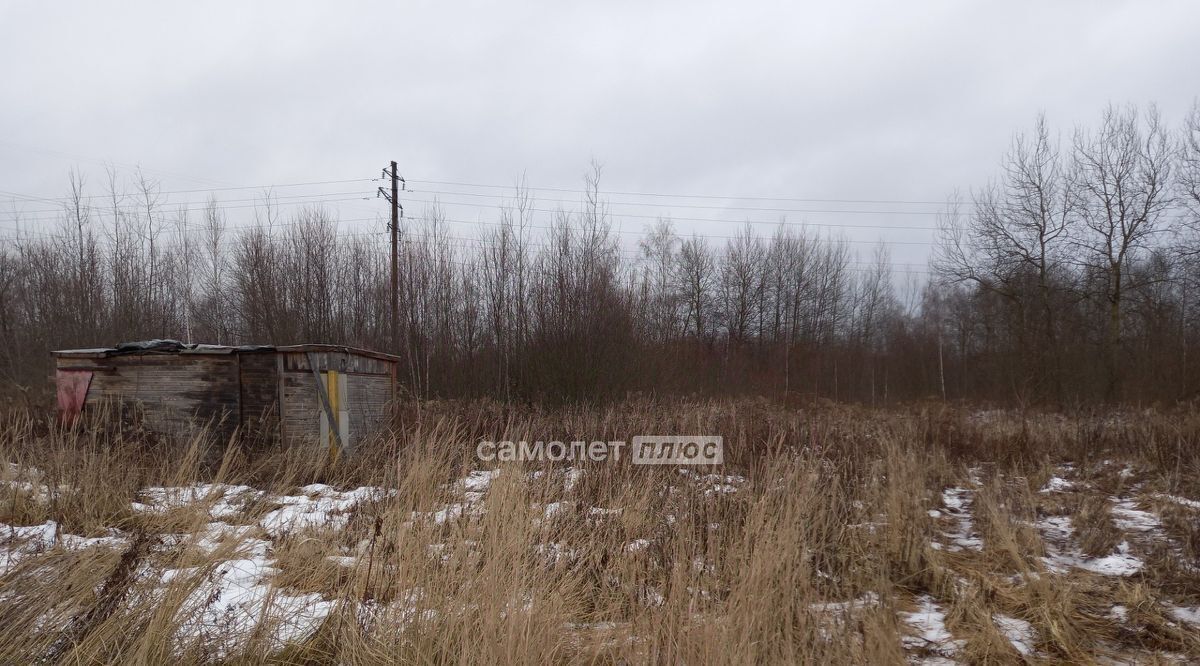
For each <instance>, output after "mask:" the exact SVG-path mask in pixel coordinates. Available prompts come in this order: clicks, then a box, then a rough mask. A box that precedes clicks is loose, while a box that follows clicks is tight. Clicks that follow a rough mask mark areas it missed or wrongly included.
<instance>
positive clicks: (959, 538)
mask: <svg viewBox="0 0 1200 666" xmlns="http://www.w3.org/2000/svg"><path fill="white" fill-rule="evenodd" d="M974 497H975V491H974V490H971V489H968V488H946V489H945V490H943V491H942V506H943V507H945V508H944V509H943V511H942V513H945V514H946V515H947V516H949V517H950V518H951V519H952V520H953V521H954V523H955V529H954V530H953V531H947V532H943V533H942V534H943V536H944V537H945V538H946V539H947V540H948V541H949V544H948V545H945V546H944V548H945V549H946V550H947V551H949V552H952V553H955V552H959V551H961V550H964V549H966V550H982V549H983V540H982V539H981V538H979V534H978V533H977V532H975V526H974V523H973V521H972V520H971V504H972V502H973V501H974ZM930 516H931V517H935V518H936V517H937V516H933V514H932V513H931V514H930ZM940 547H943V545H942V544H934V548H940Z"/></svg>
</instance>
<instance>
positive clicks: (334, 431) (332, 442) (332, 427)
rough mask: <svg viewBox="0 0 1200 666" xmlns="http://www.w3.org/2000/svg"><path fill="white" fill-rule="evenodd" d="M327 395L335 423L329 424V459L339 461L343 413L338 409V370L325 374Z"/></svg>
mask: <svg viewBox="0 0 1200 666" xmlns="http://www.w3.org/2000/svg"><path fill="white" fill-rule="evenodd" d="M325 395H327V396H329V411H330V412H333V419H334V420H333V423H330V424H329V458H330V460H337V457H338V453H339V447H338V440H337V438H338V433H339V432H341V417H342V414H341V411H340V410H339V409H338V407H339V405H338V398H339V397H340V396H339V395H338V373H337V371H336V370H330V371H328V372H326V373H325Z"/></svg>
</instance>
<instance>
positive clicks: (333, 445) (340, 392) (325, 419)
mask: <svg viewBox="0 0 1200 666" xmlns="http://www.w3.org/2000/svg"><path fill="white" fill-rule="evenodd" d="M348 379H349V377H347V376H346V375H345V373H341V372H338V371H336V370H330V371H328V372H322V373H321V381H322V382H324V383H325V395H327V396H329V407H330V411H332V412H333V414H334V418H336V419H337V423H335V424H334V427H336V428H337V430H336V432H337V433H338V434H339V435H341V438H342V446H345V447H346V448H350V444H351V443H350V404H349V401H348V400H347V398H346V396H347V394H348V392H347V391H346V384H347V380H348ZM334 432H335V431H333V430H330V429H329V415H328V414H326V413H325V410H324V409H322V410H321V441H322V442H326V443H327V444H328V446H329V451H330V453H331V454H336V453H337V450H338V442H337V438H336V437H334V435H333V433H334Z"/></svg>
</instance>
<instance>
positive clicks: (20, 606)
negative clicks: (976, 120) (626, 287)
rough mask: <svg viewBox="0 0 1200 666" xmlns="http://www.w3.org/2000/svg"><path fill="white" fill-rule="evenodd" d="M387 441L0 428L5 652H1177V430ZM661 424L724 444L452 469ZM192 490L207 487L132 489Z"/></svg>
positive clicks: (1198, 427)
mask: <svg viewBox="0 0 1200 666" xmlns="http://www.w3.org/2000/svg"><path fill="white" fill-rule="evenodd" d="M403 424H404V425H403V426H402V427H401V428H399V429H398V430H397V431H396V432H395V433H393V434H392V435H391V436H388V437H381V438H378V439H377V440H375V441H372V442H370V443H368V444H364V445H363V446H362V447H360V449H359V451H358V454H357V455H356V456H355V457H354V458H353V459H350V460H346V461H342V462H341V463H339V464H337V465H330V464H329V463H328V461H327V460H326V459H325V458H324V455H323V452H322V451H320V450H319V448H317V447H314V449H313V450H310V451H304V450H296V449H293V450H290V451H278V450H262V449H261V448H259V450H258V451H257V452H256V453H254V454H253V455H251V454H248V453H246V451H245V450H244V449H243V448H241V447H240V446H237V445H234V446H222V445H221V444H222V443H217V442H211V441H209V440H208V439H207V438H206V436H205V433H204V432H203V430H198V431H197V432H195V433H192V434H191V435H190V436H188V437H183V438H180V439H177V440H157V439H154V438H151V437H149V436H148V435H147V434H146V433H142V432H139V431H137V430H136V429H124V430H122V429H121V428H119V427H118V426H117V425H116V424H115V423H114V422H113V421H112V420H111V419H108V418H106V417H105V416H103V415H95V416H94V417H93V418H92V420H90V421H89V422H88V423H84V424H81V425H79V426H78V427H76V428H74V429H71V430H65V431H64V430H61V429H58V428H57V427H56V426H52V425H50V424H49V422H48V421H46V420H44V419H42V418H40V417H35V416H33V415H30V414H11V415H9V416H7V417H6V418H4V419H3V420H0V458H2V459H3V460H4V461H6V462H7V463H9V466H8V467H7V468H6V469H5V471H4V473H3V475H2V476H0V481H3V484H2V485H0V522H2V523H4V524H5V525H7V526H11V527H5V528H0V542H2V544H3V548H4V549H5V550H4V552H5V553H12V554H15V557H7V556H6V559H5V561H3V562H0V572H2V573H0V600H2V601H0V662H2V663H18V662H22V663H23V662H32V661H51V662H55V661H61V662H64V663H65V662H70V663H100V662H123V663H161V662H163V661H171V660H174V661H183V662H185V663H186V662H230V663H263V662H270V663H331V664H332V663H338V664H342V663H379V662H392V661H403V662H418V663H446V662H453V663H497V662H503V663H513V662H538V663H564V662H565V663H645V662H655V663H678V662H687V663H697V662H700V663H710V662H716V663H746V664H749V663H779V662H787V663H797V662H801V663H832V664H838V663H846V664H849V663H855V664H859V663H902V662H904V661H905V660H920V659H924V658H940V657H949V658H953V659H956V660H960V661H963V662H967V663H1021V662H1054V661H1084V662H1086V661H1095V660H1099V659H1103V658H1116V659H1141V660H1162V661H1166V662H1169V661H1171V660H1173V659H1176V660H1179V661H1188V660H1195V659H1200V645H1198V644H1197V641H1196V639H1195V638H1194V637H1193V634H1195V633H1196V627H1194V626H1192V625H1190V624H1189V623H1188V622H1187V621H1185V620H1184V619H1181V617H1180V616H1179V611H1178V608H1177V607H1188V606H1195V605H1196V604H1197V603H1198V602H1200V576H1197V574H1196V573H1195V571H1196V568H1195V567H1196V552H1197V551H1196V548H1197V546H1196V534H1197V533H1198V528H1197V522H1196V521H1197V519H1198V517H1200V511H1197V510H1195V509H1193V508H1190V507H1188V506H1186V505H1181V504H1179V503H1178V502H1174V501H1167V500H1162V499H1156V498H1160V497H1161V496H1163V495H1168V494H1169V495H1171V496H1173V497H1182V498H1193V499H1194V498H1197V497H1200V487H1197V482H1196V479H1197V478H1200V475H1198V474H1197V472H1198V471H1200V467H1198V466H1197V457H1196V453H1194V452H1195V451H1197V450H1200V449H1198V448H1197V446H1196V444H1197V443H1198V442H1200V419H1197V417H1196V416H1195V415H1192V414H1172V415H1157V414H1139V415H1137V416H1130V417H1121V418H1117V417H1105V418H1104V419H1087V418H1077V419H1066V418H1062V417H1058V416H1053V415H1035V414H1026V415H1023V416H1022V415H1016V414H999V413H990V412H989V413H984V414H971V413H968V412H965V411H960V410H951V409H945V408H942V407H927V408H914V409H910V410H905V411H890V412H884V411H871V410H864V409H856V408H848V407H842V406H836V405H825V406H821V407H819V408H817V409H810V410H801V411H798V410H795V409H788V408H784V407H781V406H777V405H774V404H771V403H769V402H766V401H709V402H652V401H647V400H637V401H630V402H628V403H624V404H620V405H615V406H610V407H604V408H600V407H587V406H573V407H563V408H556V409H553V410H550V409H542V408H539V407H518V406H512V405H502V404H498V403H488V402H474V403H427V404H424V405H421V406H419V407H418V406H412V407H410V408H407V410H406V412H405V414H404V415H403ZM670 432H687V433H706V434H721V435H724V437H725V443H726V462H727V464H726V465H725V466H724V467H723V468H722V469H713V470H709V469H686V470H680V469H678V468H674V467H643V466H633V465H630V464H629V463H628V461H627V460H624V461H620V462H606V463H590V462H589V463H581V464H576V465H575V467H573V468H570V469H569V470H568V468H567V467H566V466H564V465H551V464H534V463H526V464H505V465H501V466H500V467H499V468H498V469H499V472H498V473H497V474H495V475H488V476H487V477H486V478H485V477H483V476H481V475H479V474H476V475H475V476H474V477H472V476H469V474H470V472H471V471H472V470H476V469H477V468H479V464H478V463H477V462H476V461H475V460H474V448H475V444H476V443H477V442H478V441H480V440H481V439H486V440H491V441H503V440H521V439H526V440H550V439H566V440H571V439H588V440H626V441H628V440H629V439H631V438H632V437H633V436H634V435H637V434H652V433H670ZM1181 442H1182V444H1181ZM1068 463H1069V464H1070V466H1065V465H1067V464H1068ZM710 472H711V473H716V474H719V475H722V476H725V475H728V476H730V477H734V478H730V479H725V478H721V479H715V478H709V477H707V476H706V475H708V474H709V473H710ZM1056 478H1058V479H1061V480H1065V481H1069V483H1063V484H1060V485H1059V486H1057V487H1055V488H1053V489H1048V490H1045V491H1043V488H1044V487H1046V486H1047V484H1048V483H1051V482H1052V480H1054V479H1056ZM464 479H474V480H473V481H470V482H469V483H470V484H474V485H469V486H468V485H465V484H464V481H463V480H464ZM481 479H482V480H481ZM201 483H203V484H224V485H216V486H215V487H208V486H205V487H204V490H203V492H198V493H193V494H192V495H187V496H183V497H182V498H181V497H180V496H179V495H178V493H177V492H176V494H175V495H171V494H170V492H169V491H161V490H155V489H156V488H176V489H181V488H195V487H196V484H201ZM315 483H320V484H326V485H325V486H310V485H309V484H315ZM242 486H246V487H247V488H242ZM364 486H365V487H368V488H369V489H374V490H367V491H362V492H356V491H355V489H356V488H360V487H364ZM485 486H486V487H485ZM163 493H166V494H165V495H164V494H163ZM168 497H171V498H174V499H167V498H168ZM1117 498H1119V499H1120V500H1121V501H1125V502H1126V503H1125V504H1124V505H1123V506H1124V507H1125V509H1126V512H1125V513H1120V512H1117V513H1114V508H1113V507H1114V504H1113V503H1114V501H1117ZM1134 499H1136V500H1137V501H1136V503H1134V502H1133V500H1134ZM135 502H137V503H139V504H140V505H144V506H140V507H139V506H135V504H134V503H135ZM1130 507H1132V509H1130ZM315 508H319V509H320V510H319V511H315V512H312V513H306V512H308V511H310V510H312V509H315ZM1143 509H1144V512H1143V513H1144V515H1143V513H1138V512H1141V511H1143ZM1130 510H1132V511H1133V513H1130ZM1152 518H1156V519H1157V520H1158V521H1159V522H1158V524H1157V525H1156V526H1155V525H1154V524H1153V521H1152ZM1137 520H1142V522H1143V523H1145V525H1146V527H1145V528H1144V529H1143V528H1142V527H1139V525H1141V523H1138V522H1137ZM48 521H49V524H52V525H54V526H55V530H56V534H55V536H54V537H53V538H50V539H46V538H44V536H45V535H44V534H43V535H42V536H40V537H36V538H35V537H31V536H30V534H31V532H30V531H29V530H34V529H36V528H35V527H33V526H39V525H42V526H45V525H47V524H48ZM1055 521H1058V522H1055ZM1122 521H1124V522H1122ZM1131 521H1132V522H1131ZM1121 525H1125V527H1121ZM20 527H23V528H25V530H24V531H21V530H14V529H12V528H20ZM64 535H71V536H70V537H68V536H64ZM76 537H86V538H91V539H93V540H92V541H83V540H82V539H77V538H76ZM39 539H40V541H39ZM1121 548H1126V549H1127V552H1126V551H1122V550H1121ZM1122 558H1124V559H1122ZM1112 562H1115V563H1116V564H1117V565H1121V566H1125V567H1126V569H1127V570H1122V571H1119V572H1117V573H1113V572H1112V571H1107V570H1106V569H1105V568H1104V566H1107V564H1109V563H1112ZM1131 562H1137V563H1138V565H1137V566H1132V565H1131V564H1130V563H1131ZM1114 607H1119V609H1120V610H1114Z"/></svg>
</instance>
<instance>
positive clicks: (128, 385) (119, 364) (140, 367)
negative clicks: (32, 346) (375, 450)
mask: <svg viewBox="0 0 1200 666" xmlns="http://www.w3.org/2000/svg"><path fill="white" fill-rule="evenodd" d="M53 355H54V358H55V382H56V385H57V392H58V407H59V410H60V413H61V414H62V415H63V416H64V417H67V418H70V417H71V416H73V415H76V414H78V413H79V412H80V411H81V410H84V409H87V406H88V405H94V404H97V403H100V402H105V401H111V402H121V403H126V404H128V403H133V404H137V405H138V406H139V407H140V409H141V412H142V414H144V418H145V423H146V425H147V426H148V427H150V428H151V429H153V430H156V431H159V432H164V433H173V432H180V431H182V430H185V429H187V428H189V427H193V426H203V425H207V426H209V427H211V428H213V429H214V430H215V431H216V432H217V433H218V434H220V435H222V436H224V437H229V436H232V435H233V433H234V432H235V431H238V430H240V431H242V432H244V433H247V434H250V435H264V436H266V437H267V438H268V439H270V440H273V441H280V442H283V443H285V444H287V445H298V444H304V443H314V442H321V443H329V444H330V445H331V446H337V447H339V448H341V449H348V448H352V447H353V446H354V444H355V443H356V442H358V441H361V440H362V438H363V437H365V436H368V435H370V434H371V433H372V432H375V431H377V430H379V429H380V428H382V427H385V426H386V425H387V424H388V419H389V416H390V414H391V407H390V406H391V403H392V401H393V399H394V398H395V396H396V367H397V365H396V364H397V361H398V360H399V359H398V358H397V357H395V356H392V355H390V354H382V353H379V352H373V351H367V350H363V349H355V348H352V347H342V346H336V345H323V344H311V345H289V346H279V347H276V346H265V345H244V346H238V347H229V346H222V345H192V344H183V343H181V342H178V341H176V340H149V341H146V342H132V343H124V344H121V345H118V346H116V347H112V348H102V349H65V350H61V351H56V352H53ZM331 426H332V427H331Z"/></svg>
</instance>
